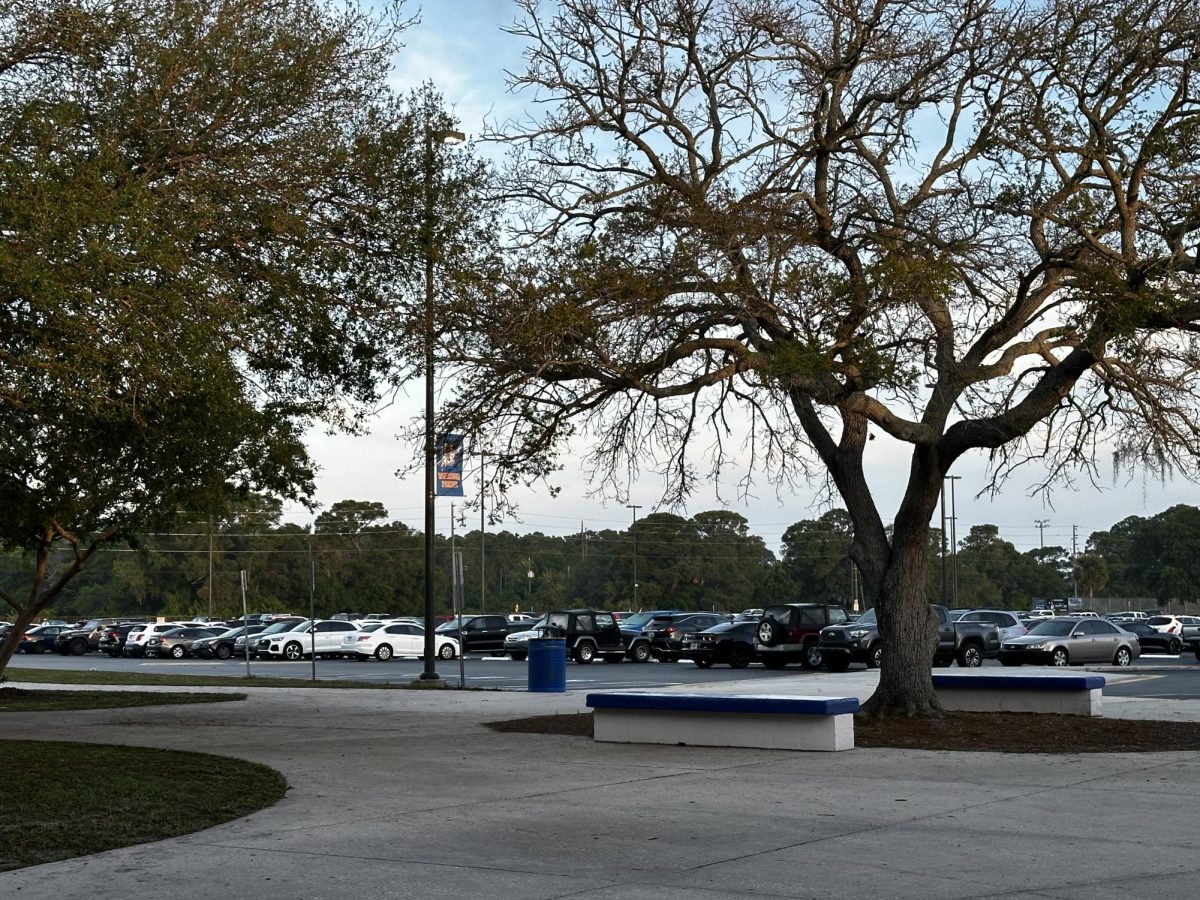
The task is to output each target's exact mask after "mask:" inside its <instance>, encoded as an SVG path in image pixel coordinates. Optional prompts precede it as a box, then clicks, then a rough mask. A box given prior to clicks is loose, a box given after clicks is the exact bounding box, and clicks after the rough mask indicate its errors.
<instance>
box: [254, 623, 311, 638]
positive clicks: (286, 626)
mask: <svg viewBox="0 0 1200 900" xmlns="http://www.w3.org/2000/svg"><path fill="white" fill-rule="evenodd" d="M301 625H303V626H304V627H306V628H307V627H308V619H304V620H302V621H300V622H297V621H296V620H295V619H293V620H291V621H290V622H289V621H288V620H287V619H283V620H282V621H279V622H274V623H272V624H270V625H268V626H267V627H266V628H264V629H263V630H262V631H261V632H259V634H260V635H264V636H265V635H268V634H279V633H280V632H281V631H291V630H292V629H294V628H299V627H300V626H301Z"/></svg>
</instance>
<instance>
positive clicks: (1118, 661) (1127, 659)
mask: <svg viewBox="0 0 1200 900" xmlns="http://www.w3.org/2000/svg"><path fill="white" fill-rule="evenodd" d="M1131 662H1133V654H1132V653H1130V652H1129V648H1128V647H1118V648H1117V655H1116V656H1114V657H1113V665H1114V666H1122V667H1124V666H1127V665H1129V664H1130V663H1131Z"/></svg>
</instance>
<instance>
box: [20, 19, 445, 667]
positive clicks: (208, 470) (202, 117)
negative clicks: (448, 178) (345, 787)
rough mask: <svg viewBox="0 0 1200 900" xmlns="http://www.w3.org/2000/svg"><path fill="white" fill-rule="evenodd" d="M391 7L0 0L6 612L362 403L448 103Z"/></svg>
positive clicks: (300, 457) (218, 493)
mask: <svg viewBox="0 0 1200 900" xmlns="http://www.w3.org/2000/svg"><path fill="white" fill-rule="evenodd" d="M399 13H400V10H399V4H398V3H397V4H380V5H377V6H376V11H374V12H370V13H368V12H364V11H363V10H361V9H359V8H358V7H356V6H354V5H345V6H338V5H336V4H327V3H324V2H322V0H270V2H261V0H155V2H143V0H13V2H10V3H7V4H5V5H4V7H3V8H2V9H0V296H2V298H3V302H2V303H0V509H3V510H4V515H3V516H0V548H4V549H9V550H18V551H24V552H26V553H28V559H29V560H30V568H29V575H30V577H29V579H28V581H27V583H26V584H25V585H24V586H23V587H22V588H21V589H20V590H10V591H3V592H0V600H3V601H4V602H5V603H6V604H7V605H8V606H9V607H10V608H11V609H12V610H13V611H14V613H16V615H17V616H18V621H19V622H21V621H27V620H28V618H29V617H30V616H32V615H34V614H35V613H36V612H37V610H38V609H40V608H42V607H43V606H45V604H46V603H48V602H50V601H51V600H53V598H54V597H55V596H57V594H58V593H59V592H60V591H61V590H62V589H63V587H64V586H65V585H66V584H67V583H68V582H69V580H70V579H71V578H72V577H73V576H74V575H75V574H76V573H78V571H79V570H80V569H81V568H82V567H83V565H84V564H85V563H86V562H87V561H88V559H89V558H90V557H91V556H92V554H93V553H94V552H95V550H96V548H97V547H99V546H102V545H103V544H104V543H105V542H106V541H108V540H111V539H114V538H116V537H119V536H121V535H124V534H129V533H131V532H132V531H134V530H136V529H146V528H150V527H152V526H155V525H156V524H162V523H166V522H169V521H171V520H172V519H175V518H176V517H178V516H179V515H180V513H181V512H184V513H185V514H189V515H193V516H194V515H196V514H197V513H200V514H203V513H205V512H219V511H220V510H221V509H222V507H223V506H224V504H225V503H226V502H227V500H228V498H229V497H230V496H242V497H245V496H247V495H248V494H249V492H252V491H256V492H265V493H269V494H272V495H274V496H276V497H284V498H297V497H298V498H304V497H306V496H308V495H309V494H310V493H311V491H312V488H313V481H312V476H313V466H312V463H311V461H310V459H309V457H308V455H307V452H306V450H305V448H304V446H303V444H302V441H301V435H302V433H303V430H304V429H305V428H306V427H308V425H309V424H310V423H311V422H313V421H314V420H324V421H326V422H328V423H330V424H331V425H332V426H334V427H340V428H353V427H355V426H356V425H357V424H358V421H359V416H360V414H361V413H362V412H363V411H364V410H366V409H369V408H370V406H371V404H372V403H373V402H374V401H375V400H376V398H377V395H378V392H379V390H380V387H381V385H386V384H387V383H388V380H389V378H390V377H391V376H392V375H393V374H394V373H395V372H397V371H398V370H400V369H401V368H402V366H403V364H404V361H405V359H406V356H405V354H406V351H408V350H410V349H411V347H409V343H410V342H411V337H410V336H409V335H410V327H409V323H410V322H411V320H412V316H411V308H410V307H407V306H406V303H405V298H406V297H407V296H409V294H410V293H411V292H405V291H404V290H402V289H403V287H404V286H405V285H406V284H407V283H408V281H410V280H411V277H412V275H413V274H414V273H416V274H417V275H418V277H419V273H420V271H421V269H420V262H419V261H420V258H421V256H422V254H421V252H420V251H421V249H422V244H423V241H422V222H423V208H424V200H425V199H427V195H428V193H429V190H428V184H427V182H428V180H429V179H428V177H422V176H423V174H424V175H426V176H427V175H428V174H429V173H428V172H424V173H423V163H424V156H423V147H424V144H425V143H426V141H425V140H424V138H423V136H424V135H425V133H426V132H427V131H428V129H429V128H432V127H441V124H440V123H441V121H442V120H445V119H446V116H445V114H444V113H443V112H441V111H440V109H439V107H438V100H437V97H436V94H434V93H433V92H432V90H431V89H426V90H424V91H421V92H418V93H417V94H415V95H414V96H413V97H411V98H408V99H405V98H401V97H398V96H396V94H395V92H394V90H393V89H392V87H391V86H390V85H389V83H388V72H389V68H390V64H391V62H390V61H391V57H392V55H393V53H395V52H396V50H397V49H398V47H399V37H400V35H401V33H402V32H403V30H404V28H405V26H406V23H405V22H404V21H403V20H402V18H401V17H400V15H399ZM435 116H436V117H439V118H438V121H436V122H434V121H431V117H435ZM424 168H425V169H427V168H428V167H424ZM441 236H442V235H439V237H441ZM425 243H427V242H425ZM393 346H398V347H399V350H398V352H396V353H391V352H384V351H385V350H386V349H387V348H389V347H393ZM60 548H61V552H59V550H60ZM18 630H19V629H18ZM13 647H15V642H13V641H10V642H9V643H8V645H7V646H6V647H4V648H0V669H2V668H3V665H4V663H5V662H6V661H7V658H8V656H9V655H10V654H11V650H12V648H13Z"/></svg>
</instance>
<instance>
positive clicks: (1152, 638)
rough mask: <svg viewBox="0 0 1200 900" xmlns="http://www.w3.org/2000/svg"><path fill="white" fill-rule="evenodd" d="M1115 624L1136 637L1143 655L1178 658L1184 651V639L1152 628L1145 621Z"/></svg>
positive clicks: (1128, 621)
mask: <svg viewBox="0 0 1200 900" xmlns="http://www.w3.org/2000/svg"><path fill="white" fill-rule="evenodd" d="M1113 624H1114V625H1116V626H1117V627H1118V628H1120V629H1121V630H1122V631H1128V632H1129V633H1130V634H1132V635H1135V636H1136V637H1137V641H1138V646H1139V647H1140V648H1141V650H1142V652H1143V653H1147V652H1157V653H1169V654H1171V655H1172V656H1178V655H1179V653H1180V651H1181V650H1183V639H1182V638H1179V637H1176V636H1175V635H1173V634H1167V633H1165V632H1162V631H1158V630H1156V629H1154V628H1151V627H1150V626H1149V625H1147V624H1146V623H1145V622H1144V621H1142V622H1137V621H1134V620H1133V619H1128V620H1126V621H1124V622H1114V623H1113Z"/></svg>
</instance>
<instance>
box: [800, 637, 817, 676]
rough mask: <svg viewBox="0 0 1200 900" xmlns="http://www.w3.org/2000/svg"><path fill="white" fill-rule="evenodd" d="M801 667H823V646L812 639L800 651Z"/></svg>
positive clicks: (810, 668)
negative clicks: (819, 645)
mask: <svg viewBox="0 0 1200 900" xmlns="http://www.w3.org/2000/svg"><path fill="white" fill-rule="evenodd" d="M800 668H802V669H809V670H812V669H819V668H821V648H820V647H818V646H817V645H816V643H815V642H812V641H810V642H809V643H807V644H805V645H804V647H803V649H802V650H801V651H800Z"/></svg>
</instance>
